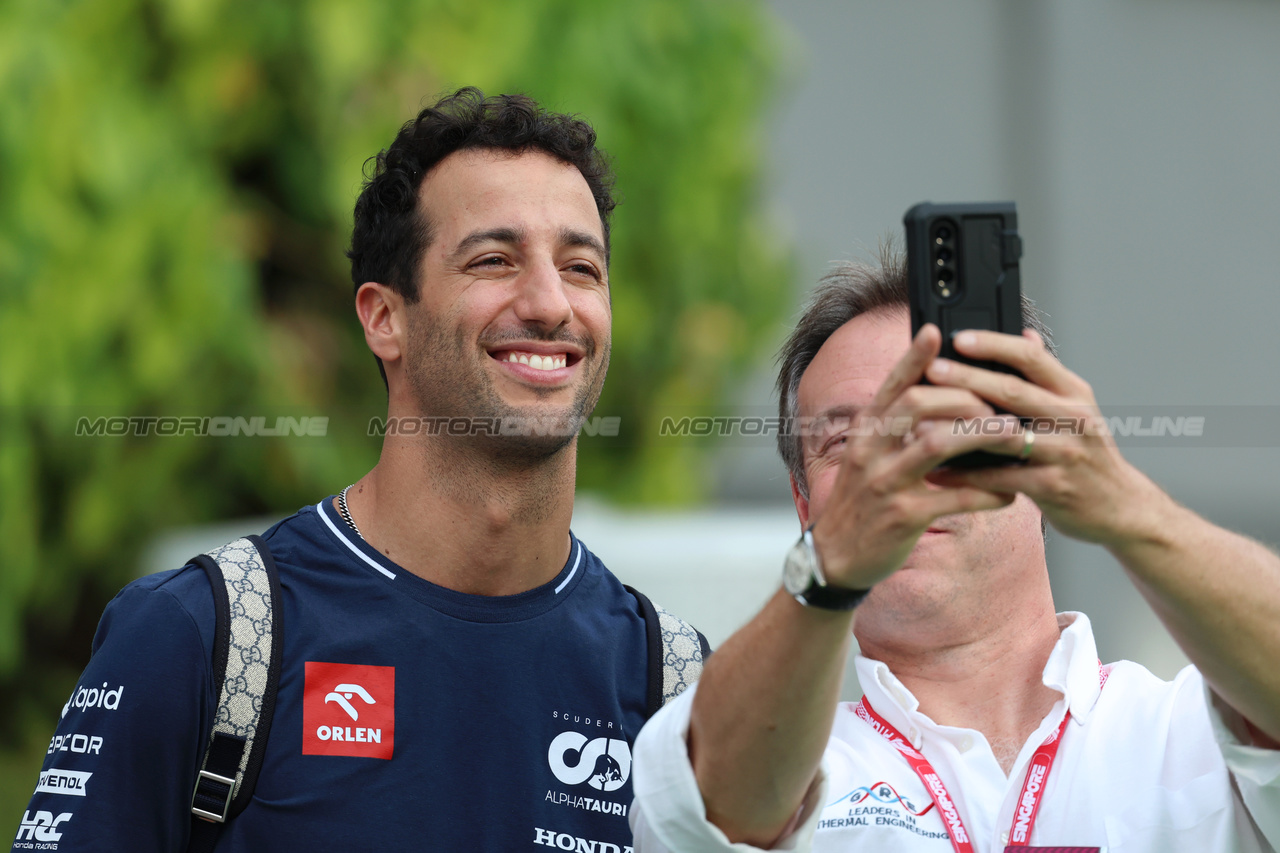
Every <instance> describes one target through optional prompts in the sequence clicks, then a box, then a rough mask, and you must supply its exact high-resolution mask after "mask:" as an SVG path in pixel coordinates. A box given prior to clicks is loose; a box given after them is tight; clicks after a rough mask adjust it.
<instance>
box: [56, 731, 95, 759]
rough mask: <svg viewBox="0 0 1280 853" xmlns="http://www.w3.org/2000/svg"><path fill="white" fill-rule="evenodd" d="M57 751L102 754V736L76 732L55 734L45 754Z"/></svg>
mask: <svg viewBox="0 0 1280 853" xmlns="http://www.w3.org/2000/svg"><path fill="white" fill-rule="evenodd" d="M55 752H74V753H77V754H79V755H100V754H101V753H102V738H100V737H98V736H97V735H82V734H79V733H76V732H72V733H71V734H65V735H54V736H53V737H52V738H51V739H50V740H49V749H48V750H46V751H45V755H53V754H54V753H55Z"/></svg>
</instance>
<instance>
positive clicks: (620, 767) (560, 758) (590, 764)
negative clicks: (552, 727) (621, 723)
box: [547, 732, 631, 791]
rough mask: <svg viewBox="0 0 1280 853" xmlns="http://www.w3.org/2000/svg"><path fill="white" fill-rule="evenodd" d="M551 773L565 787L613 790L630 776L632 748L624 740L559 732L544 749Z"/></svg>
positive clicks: (619, 786)
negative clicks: (547, 747) (585, 785)
mask: <svg viewBox="0 0 1280 853" xmlns="http://www.w3.org/2000/svg"><path fill="white" fill-rule="evenodd" d="M547 763H548V764H550V765H551V772H552V773H554V774H555V777H556V778H557V779H559V780H560V781H561V782H563V783H564V784H566V785H581V784H582V783H583V782H586V783H587V784H588V785H590V786H591V787H592V788H595V789H596V790H597V791H616V790H618V789H619V788H621V787H622V786H623V785H625V784H626V783H627V779H628V778H629V777H630V776H631V747H629V746H627V742H626V741H625V740H618V739H617V738H604V737H598V738H594V739H591V740H588V738H587V736H586V735H584V734H582V732H562V733H561V734H558V735H556V737H555V739H554V740H552V741H551V747H550V749H548V750H547Z"/></svg>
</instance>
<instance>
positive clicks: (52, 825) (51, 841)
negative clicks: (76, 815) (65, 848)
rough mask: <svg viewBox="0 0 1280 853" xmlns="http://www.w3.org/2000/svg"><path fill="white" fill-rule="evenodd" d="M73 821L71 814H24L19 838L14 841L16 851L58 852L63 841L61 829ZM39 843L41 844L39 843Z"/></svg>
mask: <svg viewBox="0 0 1280 853" xmlns="http://www.w3.org/2000/svg"><path fill="white" fill-rule="evenodd" d="M69 820H71V812H62V813H61V814H59V815H54V813H53V812H46V811H38V812H36V813H35V814H34V815H32V814H31V812H29V811H28V812H23V813H22V823H21V824H19V825H18V837H17V838H15V839H14V842H13V849H14V850H57V849H58V842H59V841H61V840H62V831H61V830H60V829H59V827H60V826H61V825H62V824H64V823H66V822H67V821H69ZM37 842H39V843H37Z"/></svg>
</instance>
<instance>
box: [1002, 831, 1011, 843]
mask: <svg viewBox="0 0 1280 853" xmlns="http://www.w3.org/2000/svg"><path fill="white" fill-rule="evenodd" d="M1000 843H1001V844H1008V843H1009V833H1008V832H1007V831H1006V832H1002V833H1000Z"/></svg>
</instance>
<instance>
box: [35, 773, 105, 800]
mask: <svg viewBox="0 0 1280 853" xmlns="http://www.w3.org/2000/svg"><path fill="white" fill-rule="evenodd" d="M92 775H93V774H92V773H86V772H85V771H83V770H56V769H55V770H44V771H42V772H41V773H40V781H39V782H37V783H36V793H37V794H66V795H67V796H71V797H83V796H84V795H85V793H86V792H85V787H86V786H87V785H88V784H89V777H91V776H92Z"/></svg>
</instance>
